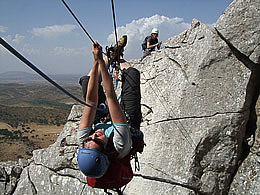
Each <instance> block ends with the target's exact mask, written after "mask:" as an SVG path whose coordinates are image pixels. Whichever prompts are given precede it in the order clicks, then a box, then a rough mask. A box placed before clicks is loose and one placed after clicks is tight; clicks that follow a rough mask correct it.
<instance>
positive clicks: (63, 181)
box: [0, 0, 260, 195]
mask: <svg viewBox="0 0 260 195" xmlns="http://www.w3.org/2000/svg"><path fill="white" fill-rule="evenodd" d="M259 11H260V4H259V0H235V1H233V2H232V3H231V5H230V6H229V7H228V8H227V9H226V11H225V12H224V13H223V15H222V16H221V17H220V18H219V20H218V21H217V23H216V25H215V28H211V27H209V26H207V25H205V24H203V23H201V22H200V21H198V20H196V19H194V20H193V22H192V25H191V27H190V28H189V29H188V30H186V31H185V32H183V33H181V34H180V35H178V36H175V37H172V38H170V39H168V40H167V41H166V42H165V43H164V45H165V48H164V49H162V50H161V51H159V52H157V53H156V54H153V55H151V56H148V57H146V58H145V59H144V60H143V61H142V62H139V61H137V60H133V61H131V64H132V65H133V66H135V67H136V68H138V69H139V70H140V72H141V90H142V112H143V122H142V124H141V125H142V127H141V128H142V131H143V132H144V134H145V142H146V144H147V146H146V147H145V150H144V153H143V154H142V155H139V160H140V162H141V171H140V172H136V176H135V177H134V179H133V180H132V182H130V184H129V185H127V187H126V189H125V191H124V193H125V194H141V193H142V194H147V195H148V194H257V193H259V191H260V171H259V170H260V98H259V93H260V77H259V75H260V64H259V59H260V58H259V40H260V37H259V36H260V33H259V31H260V15H259ZM82 110H83V108H82V106H80V105H75V106H74V107H73V108H72V110H71V113H70V116H69V117H68V122H67V123H66V125H65V127H64V129H63V131H62V132H61V134H60V136H59V137H58V139H57V141H56V143H55V144H53V145H51V146H49V147H48V148H46V149H41V150H36V151H34V152H33V157H32V158H31V159H29V160H25V159H21V160H20V161H19V162H5V163H1V164H0V192H1V194H17V195H18V194H19V195H20V194H32V195H34V194H103V191H102V190H97V189H92V188H89V187H88V186H87V185H86V179H85V177H84V176H83V175H82V174H81V173H80V172H79V170H78V167H77V149H78V147H77V145H76V129H77V127H78V124H79V120H80V117H81V114H82Z"/></svg>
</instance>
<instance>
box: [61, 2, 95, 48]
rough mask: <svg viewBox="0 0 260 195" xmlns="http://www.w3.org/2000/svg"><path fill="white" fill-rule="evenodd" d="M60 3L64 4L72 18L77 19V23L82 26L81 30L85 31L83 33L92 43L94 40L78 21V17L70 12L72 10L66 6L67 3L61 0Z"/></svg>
mask: <svg viewBox="0 0 260 195" xmlns="http://www.w3.org/2000/svg"><path fill="white" fill-rule="evenodd" d="M61 1H62V3H63V4H64V5H65V7H66V8H67V9H68V10H69V12H70V13H71V15H72V16H73V18H74V19H75V20H76V21H77V23H78V24H79V25H80V27H81V28H82V30H83V31H84V32H85V34H86V35H87V36H88V38H89V39H90V40H91V42H92V43H94V40H93V39H92V38H91V36H90V34H89V33H88V32H87V30H86V29H85V28H84V26H83V25H82V24H81V23H80V21H79V20H78V18H77V17H76V15H75V14H74V13H73V12H72V10H71V9H70V7H69V6H68V4H67V3H66V2H65V1H64V0H61Z"/></svg>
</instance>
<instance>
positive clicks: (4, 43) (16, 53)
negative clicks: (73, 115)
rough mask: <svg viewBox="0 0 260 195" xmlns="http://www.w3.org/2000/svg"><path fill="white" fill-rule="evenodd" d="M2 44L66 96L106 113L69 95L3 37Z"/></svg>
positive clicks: (0, 41)
mask: <svg viewBox="0 0 260 195" xmlns="http://www.w3.org/2000/svg"><path fill="white" fill-rule="evenodd" d="M0 43H1V44H2V45H3V46H4V47H5V48H6V49H7V50H8V51H10V52H11V53H12V54H13V55H15V56H16V57H17V58H19V59H20V60H21V61H22V62H24V63H25V64H26V65H27V66H29V67H30V68H31V69H33V70H34V71H35V72H37V73H38V74H39V75H41V76H42V77H43V78H44V79H46V80H47V81H49V82H50V83H51V84H52V85H54V86H55V87H57V88H58V89H59V90H61V91H62V92H63V93H65V94H66V95H68V96H70V97H71V98H73V99H74V100H76V101H77V102H79V103H81V104H84V105H85V106H88V107H90V108H93V109H96V110H99V111H102V112H104V111H105V110H104V109H101V108H97V107H95V106H91V105H89V104H86V103H85V102H83V101H82V100H80V99H78V98H77V97H75V96H74V95H72V94H71V93H69V92H68V91H67V90H66V89H64V88H62V87H61V86H60V85H59V84H57V83H56V82H55V81H53V80H52V79H51V78H50V77H48V76H47V75H46V74H44V73H43V72H42V71H41V70H40V69H38V68H37V67H36V66H35V65H33V64H32V63H31V62H30V61H29V60H27V59H26V58H25V57H24V56H22V55H21V54H20V53H19V52H18V51H16V50H15V49H14V48H13V47H12V46H11V45H9V44H8V43H7V42H6V41H4V40H3V39H2V38H1V37H0Z"/></svg>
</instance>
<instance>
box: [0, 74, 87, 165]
mask: <svg viewBox="0 0 260 195" xmlns="http://www.w3.org/2000/svg"><path fill="white" fill-rule="evenodd" d="M0 76H1V75H0ZM61 82H62V81H61ZM21 83H22V82H19V81H18V80H13V79H12V80H9V82H8V79H5V82H4V83H3V82H1V77H0V147H1V150H0V161H8V160H17V159H18V158H30V157H31V156H32V151H33V150H35V149H40V148H46V147H48V146H49V145H50V144H52V143H54V142H55V141H56V139H57V137H58V134H59V133H60V132H61V131H62V129H63V126H64V124H65V123H66V121H67V117H68V115H69V113H70V111H71V107H72V105H73V104H75V103H76V102H75V100H73V99H72V98H71V97H69V96H67V95H65V94H64V93H62V92H61V91H60V90H59V89H57V88H55V87H53V86H52V85H49V84H48V83H44V84H43V83H39V82H33V83H31V82H25V83H23V84H21ZM63 84H64V85H63V87H64V88H65V89H66V90H67V91H69V92H70V93H71V94H73V95H75V96H76V97H78V98H79V99H82V94H81V88H80V86H79V84H78V81H77V80H75V81H74V82H72V81H71V80H70V81H69V83H68V82H66V81H65V82H63Z"/></svg>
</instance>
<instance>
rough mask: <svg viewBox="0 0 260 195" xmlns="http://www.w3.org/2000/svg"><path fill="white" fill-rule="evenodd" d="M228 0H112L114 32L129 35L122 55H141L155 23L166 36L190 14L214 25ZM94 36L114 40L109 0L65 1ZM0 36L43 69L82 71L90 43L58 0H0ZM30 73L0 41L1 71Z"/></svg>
mask: <svg viewBox="0 0 260 195" xmlns="http://www.w3.org/2000/svg"><path fill="white" fill-rule="evenodd" d="M231 2H232V0H196V1H195V0H160V1H159V0H114V3H115V11H116V19H117V21H116V22H117V27H118V34H119V35H120V36H121V35H124V34H127V35H128V44H127V46H126V48H125V58H126V60H129V59H133V58H140V57H141V56H142V50H141V43H142V41H143V39H144V38H145V36H147V35H149V34H150V32H151V30H152V28H154V27H157V28H158V29H159V30H160V32H159V40H161V41H165V40H167V39H168V38H170V37H172V36H174V35H177V34H179V33H181V32H183V31H184V30H185V29H187V28H188V27H189V26H190V24H191V22H192V19H193V18H196V19H198V20H200V21H201V22H203V23H205V24H210V25H213V24H214V23H216V21H217V19H218V18H219V16H220V15H221V14H222V13H223V12H224V10H225V9H226V8H227V7H228V5H229V4H230V3H231ZM66 3H67V4H68V5H69V6H70V8H71V9H72V10H73V12H74V13H75V15H76V16H77V17H78V19H79V20H80V21H81V23H82V24H83V26H84V27H85V28H86V29H87V31H88V33H89V34H90V35H91V37H92V38H93V39H94V40H97V41H99V42H100V44H101V45H102V46H103V49H104V48H105V46H111V45H112V44H115V38H114V32H113V30H114V26H113V19H112V11H111V10H112V9H111V1H110V0H74V1H72V0H66ZM0 36H1V38H4V40H6V41H7V42H8V43H9V44H10V45H12V46H13V47H14V48H15V49H17V50H18V51H19V52H20V53H21V54H22V55H24V56H25V57H26V58H27V59H28V60H29V61H31V62H32V63H33V64H34V65H36V66H37V67H38V68H39V69H40V70H42V71H43V72H45V73H47V74H70V73H73V74H82V75H83V74H86V73H88V71H89V70H90V68H91V66H92V63H93V59H92V58H93V57H92V54H91V45H92V42H91V41H90V40H89V38H88V37H87V36H86V35H85V33H84V32H83V31H82V29H81V28H80V27H79V25H78V24H77V23H76V21H75V20H74V19H73V17H72V16H71V15H70V13H69V12H68V10H67V9H66V8H65V6H64V5H63V3H62V1H61V0H0ZM6 71H25V72H32V70H31V69H30V68H28V67H27V66H26V65H25V64H24V63H23V62H21V61H20V60H19V59H17V58H16V57H15V56H13V55H12V54H10V53H9V52H8V51H7V50H6V49H5V48H4V47H2V46H1V45H0V73H2V72H6Z"/></svg>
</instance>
